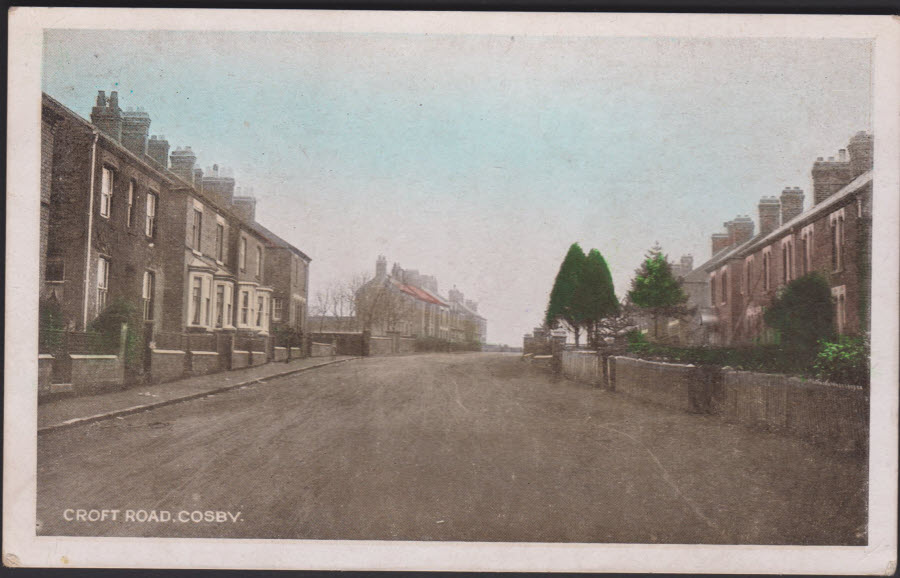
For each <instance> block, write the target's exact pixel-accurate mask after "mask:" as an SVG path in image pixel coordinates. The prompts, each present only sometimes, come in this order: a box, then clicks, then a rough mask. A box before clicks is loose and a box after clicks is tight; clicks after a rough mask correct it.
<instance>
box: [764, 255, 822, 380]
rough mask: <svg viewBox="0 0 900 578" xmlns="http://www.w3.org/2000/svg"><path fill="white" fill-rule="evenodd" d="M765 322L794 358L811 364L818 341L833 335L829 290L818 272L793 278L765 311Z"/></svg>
mask: <svg viewBox="0 0 900 578" xmlns="http://www.w3.org/2000/svg"><path fill="white" fill-rule="evenodd" d="M765 321H766V324H767V325H769V327H772V328H773V329H775V330H777V331H778V335H779V338H780V340H781V343H782V344H783V345H784V346H785V348H786V349H790V350H791V351H792V353H793V354H794V355H798V356H801V357H804V358H806V360H807V362H812V359H813V358H814V357H815V355H816V352H817V351H818V346H819V340H820V339H823V338H824V339H829V338H830V337H831V336H832V335H833V334H834V309H833V307H832V300H831V289H830V286H829V284H828V281H827V280H826V279H825V277H824V276H823V275H822V274H821V273H809V274H807V275H804V276H802V277H799V278H797V279H794V280H793V281H791V282H790V283H788V284H787V286H786V287H785V288H784V291H783V292H782V293H781V294H780V295H778V297H777V298H776V299H775V301H774V302H773V303H772V305H771V306H770V307H769V308H768V309H766V312H765Z"/></svg>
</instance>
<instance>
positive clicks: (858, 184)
mask: <svg viewBox="0 0 900 578" xmlns="http://www.w3.org/2000/svg"><path fill="white" fill-rule="evenodd" d="M871 182H872V171H871V170H868V171H866V172H864V173H863V174H861V175H859V176H858V177H856V178H855V179H853V180H852V181H850V182H849V183H848V184H847V185H845V186H844V188H842V189H841V190H839V191H838V192H836V193H834V194H833V195H831V196H830V197H828V198H827V199H825V200H824V201H822V202H821V203H819V204H817V205H813V206H812V207H811V208H810V209H809V210H808V211H805V212H803V213H800V214H799V215H797V216H796V217H794V218H793V219H791V220H790V221H788V222H787V223H783V224H782V225H781V226H780V227H778V228H777V229H775V230H774V231H772V232H771V233H769V234H768V235H765V236H763V235H758V236H757V237H756V238H755V239H754V240H753V243H752V244H751V245H750V246H748V247H745V249H750V250H753V249H756V248H757V247H759V246H761V245H767V244H769V243H770V242H772V241H774V240H775V239H777V238H778V237H780V236H781V235H783V234H784V233H785V232H786V231H789V230H791V229H794V228H796V227H797V226H798V225H800V224H803V223H805V222H806V221H812V220H814V219H816V218H818V217H820V216H821V215H822V213H825V212H827V211H829V210H831V209H832V208H834V206H835V205H837V204H840V203H841V201H843V200H844V199H846V198H847V197H850V196H853V195H854V194H856V193H857V192H859V190H860V189H862V188H863V187H864V186H866V185H867V184H869V183H871Z"/></svg>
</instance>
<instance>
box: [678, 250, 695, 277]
mask: <svg viewBox="0 0 900 578" xmlns="http://www.w3.org/2000/svg"><path fill="white" fill-rule="evenodd" d="M681 270H682V271H683V272H684V273H685V274H687V273H690V272H691V271H693V270H694V256H693V255H682V256H681Z"/></svg>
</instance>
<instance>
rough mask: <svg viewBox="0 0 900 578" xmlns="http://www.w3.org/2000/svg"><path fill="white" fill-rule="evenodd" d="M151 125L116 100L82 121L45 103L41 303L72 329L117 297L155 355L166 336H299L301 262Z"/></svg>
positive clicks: (230, 185)
mask: <svg viewBox="0 0 900 578" xmlns="http://www.w3.org/2000/svg"><path fill="white" fill-rule="evenodd" d="M149 127H150V117H149V115H148V114H147V113H146V112H144V111H142V110H140V109H138V110H132V109H127V110H124V111H123V110H122V109H121V108H120V107H119V102H118V95H117V93H116V92H112V93H111V94H110V96H109V97H107V96H106V94H105V93H104V92H103V91H100V92H99V94H98V96H97V100H96V104H95V106H94V107H93V109H92V112H91V120H90V122H88V121H87V120H85V119H83V118H81V117H80V116H78V115H77V114H76V113H74V112H73V111H71V110H69V109H68V108H66V107H65V106H63V105H62V104H60V103H59V102H58V101H56V100H55V99H53V98H52V97H50V96H48V95H46V94H44V95H43V112H42V147H41V155H42V158H41V169H42V172H41V240H42V242H41V256H40V257H41V262H42V278H41V297H42V298H44V299H49V300H55V301H56V302H57V304H58V306H59V309H60V310H61V313H62V316H63V319H64V321H65V324H66V326H67V327H68V328H69V329H70V330H74V331H84V330H86V328H88V326H89V325H90V322H91V321H92V320H93V319H95V318H96V317H97V316H98V315H99V314H100V312H101V311H103V309H104V308H105V307H106V306H107V305H109V304H110V303H112V302H114V301H116V300H125V301H128V302H131V303H133V304H140V307H141V309H142V311H143V317H144V321H145V328H144V330H145V335H146V341H147V343H149V344H151V345H156V346H158V347H159V349H160V350H164V349H165V348H166V347H170V346H172V345H171V344H172V340H171V339H168V340H167V337H166V336H171V335H173V334H184V333H190V334H194V335H196V334H208V335H211V336H212V335H214V334H218V333H234V334H238V335H247V336H253V337H267V336H268V335H269V333H270V330H271V328H272V326H273V325H272V324H273V323H284V322H288V323H292V324H294V325H295V326H296V327H297V328H298V329H301V330H302V329H303V323H304V321H305V319H306V301H307V295H306V293H307V277H308V267H309V262H310V259H309V257H308V256H306V255H305V254H304V253H303V252H302V251H300V250H299V249H297V248H296V247H293V246H292V245H291V244H290V243H288V242H287V241H285V240H284V239H282V238H281V237H278V236H277V235H275V234H274V233H272V232H271V231H269V230H268V229H266V228H265V227H262V226H261V225H259V224H258V223H256V221H255V206H256V200H255V199H254V198H252V197H248V196H235V195H234V191H235V182H234V179H233V178H231V177H230V176H226V175H225V174H224V171H223V174H219V173H220V171H219V169H218V167H217V166H215V165H214V166H213V169H212V171H210V174H208V175H204V174H203V171H202V170H201V169H199V168H197V167H196V166H195V165H196V160H197V158H196V155H195V154H194V152H193V151H192V150H191V148H190V147H179V148H177V149H176V150H174V151H172V152H171V154H170V152H169V143H168V141H166V140H165V138H164V137H162V136H156V135H153V136H151V135H149ZM282 253H284V254H285V255H289V257H283V256H282ZM284 304H287V313H285V312H284ZM160 338H161V339H162V341H165V342H166V343H167V344H166V345H162V344H157V343H156V341H157V340H158V339H160ZM268 350H269V354H270V355H271V344H270V345H269V346H268Z"/></svg>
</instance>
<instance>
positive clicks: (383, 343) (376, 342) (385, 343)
mask: <svg viewBox="0 0 900 578" xmlns="http://www.w3.org/2000/svg"><path fill="white" fill-rule="evenodd" d="M413 348H415V340H413ZM393 352H394V338H393V337H370V338H369V355H390V354H391V353H393Z"/></svg>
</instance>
